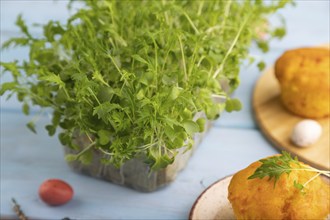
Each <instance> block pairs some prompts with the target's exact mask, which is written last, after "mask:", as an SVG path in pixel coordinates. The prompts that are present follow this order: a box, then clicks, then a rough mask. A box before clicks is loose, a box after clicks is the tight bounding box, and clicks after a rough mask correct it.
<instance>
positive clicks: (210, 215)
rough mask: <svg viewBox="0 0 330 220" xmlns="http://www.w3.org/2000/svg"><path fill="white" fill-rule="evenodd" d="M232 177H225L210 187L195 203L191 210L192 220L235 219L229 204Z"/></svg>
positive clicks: (190, 217) (190, 216)
mask: <svg viewBox="0 0 330 220" xmlns="http://www.w3.org/2000/svg"><path fill="white" fill-rule="evenodd" d="M231 178H232V176H228V177H225V178H223V179H220V180H219V181H217V182H215V183H213V184H212V185H211V186H209V187H208V188H207V189H206V190H205V191H204V192H203V193H202V194H201V195H200V196H199V197H198V198H197V200H196V201H195V203H194V205H193V207H192V208H191V210H190V215H189V219H190V220H205V219H208V220H215V219H219V220H220V219H225V220H232V219H235V216H234V212H233V209H232V207H231V204H230V203H229V201H228V199H227V196H228V185H229V183H230V180H231Z"/></svg>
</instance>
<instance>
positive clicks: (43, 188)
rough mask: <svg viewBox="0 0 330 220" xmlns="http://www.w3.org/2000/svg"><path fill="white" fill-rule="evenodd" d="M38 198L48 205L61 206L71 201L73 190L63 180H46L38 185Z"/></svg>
mask: <svg viewBox="0 0 330 220" xmlns="http://www.w3.org/2000/svg"><path fill="white" fill-rule="evenodd" d="M39 197H40V198H41V199H42V201H44V202H45V203H47V204H48V205H51V206H58V205H63V204H65V203H67V202H69V201H70V200H71V199H72V197H73V189H72V187H71V186H70V185H69V184H68V183H66V182H64V181H63V180H60V179H48V180H46V181H45V182H43V183H42V184H41V185H40V187H39Z"/></svg>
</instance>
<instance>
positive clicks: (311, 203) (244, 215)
mask: <svg viewBox="0 0 330 220" xmlns="http://www.w3.org/2000/svg"><path fill="white" fill-rule="evenodd" d="M261 164H262V163H261V162H259V161H257V162H254V163H252V164H251V165H249V166H248V167H247V168H245V169H243V170H241V171H239V172H238V173H236V174H235V175H234V176H233V178H232V180H231V182H230V185H229V187H228V200H229V201H230V203H231V205H232V207H233V210H234V214H235V216H236V218H237V219H326V218H327V216H328V214H329V212H330V204H329V203H330V186H329V184H327V183H326V182H325V181H324V180H323V179H322V178H321V177H320V176H317V177H316V178H315V179H313V180H312V181H310V182H308V184H307V185H306V186H305V188H304V189H303V190H300V189H298V187H297V186H295V183H301V184H304V183H306V182H307V181H309V180H310V179H311V178H313V177H315V175H316V173H315V172H310V171H302V170H293V171H291V173H290V174H289V175H288V174H286V173H284V174H282V175H280V177H279V179H278V180H277V182H276V184H275V182H274V181H275V178H272V179H271V180H270V179H269V177H268V176H265V177H263V178H262V179H260V178H253V179H248V178H249V177H250V176H251V175H252V174H253V173H254V172H255V171H256V169H257V168H258V167H260V166H261ZM299 164H303V163H299ZM299 164H295V163H294V164H292V166H291V167H292V168H298V167H299Z"/></svg>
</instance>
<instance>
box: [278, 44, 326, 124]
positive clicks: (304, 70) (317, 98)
mask: <svg viewBox="0 0 330 220" xmlns="http://www.w3.org/2000/svg"><path fill="white" fill-rule="evenodd" d="M329 54H330V51H329V49H327V48H316V47H315V48H299V49H293V50H289V51H286V52H285V53H284V54H283V55H282V56H281V57H280V58H279V59H278V60H277V61H276V63H275V75H276V78H277V79H278V81H279V84H280V87H281V100H282V103H283V104H284V106H285V107H286V108H287V109H288V110H289V111H291V112H292V113H294V114H296V115H299V116H302V117H307V118H323V117H326V116H329V108H330V106H329V102H330V100H329V93H330V87H329V84H330V79H329V71H330V64H329V62H330V61H329V59H330V58H329Z"/></svg>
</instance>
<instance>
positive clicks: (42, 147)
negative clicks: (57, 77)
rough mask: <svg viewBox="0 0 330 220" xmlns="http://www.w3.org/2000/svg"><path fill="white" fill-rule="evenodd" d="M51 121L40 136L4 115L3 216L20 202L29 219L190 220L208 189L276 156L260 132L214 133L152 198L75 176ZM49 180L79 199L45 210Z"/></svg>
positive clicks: (16, 118)
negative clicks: (43, 190) (43, 195)
mask: <svg viewBox="0 0 330 220" xmlns="http://www.w3.org/2000/svg"><path fill="white" fill-rule="evenodd" d="M48 120H49V119H47V117H41V118H40V120H39V122H38V128H41V129H38V134H37V135H35V134H32V133H31V132H30V131H28V130H27V128H25V126H24V124H25V122H27V118H26V117H25V116H22V115H21V114H13V113H5V114H2V115H1V211H0V213H1V214H2V215H13V212H12V210H11V202H10V199H11V198H12V197H15V198H16V200H17V201H18V202H19V203H20V205H21V206H22V209H24V211H25V212H26V214H27V215H28V216H31V217H38V218H40V219H49V218H58V219H60V218H64V217H70V218H73V219H81V218H84V219H95V218H106V219H108V218H111V219H186V218H187V216H188V213H189V210H190V207H191V206H192V204H193V202H194V200H195V199H196V198H197V196H198V195H199V194H200V193H201V192H202V191H203V190H204V189H205V187H207V186H208V185H210V184H211V183H213V182H214V181H216V180H217V179H220V178H222V177H224V176H226V175H229V174H232V173H234V172H236V171H237V170H239V169H241V168H243V167H245V166H247V165H248V164H250V163H251V162H253V161H255V160H257V159H259V158H262V157H265V156H269V155H272V154H275V153H277V151H276V150H275V149H274V148H272V147H271V146H270V145H269V143H268V142H267V141H265V139H264V138H263V137H262V135H261V134H260V133H259V132H258V131H257V130H252V129H250V130H242V129H240V130H238V129H224V128H213V129H211V131H210V132H209V134H208V135H207V136H206V138H205V139H204V141H203V142H202V144H201V145H200V147H199V148H198V149H197V151H196V152H195V153H194V155H193V157H192V158H191V160H190V162H189V164H188V167H186V169H185V170H184V171H182V172H181V173H180V174H179V176H178V178H177V179H176V180H175V182H173V183H172V184H170V185H169V186H167V187H165V188H163V189H160V190H158V191H156V192H153V193H141V192H137V191H134V190H131V189H128V188H124V187H121V186H117V185H114V184H111V183H107V182H105V181H100V180H97V179H93V178H90V177H86V176H83V175H79V174H76V173H74V172H72V171H71V170H70V169H69V167H68V166H67V165H66V163H65V161H64V159H63V151H62V146H61V145H60V143H59V142H58V141H57V139H56V138H49V137H48V136H47V134H46V132H45V131H43V129H42V127H43V126H44V125H45V124H46V123H47V121H48ZM243 155H244V156H243ZM47 178H61V179H64V180H66V181H67V182H69V183H70V184H71V185H72V186H73V188H74V190H75V196H74V199H73V200H72V201H71V202H70V203H68V204H67V205H64V206H61V207H56V208H54V207H49V206H47V205H45V204H44V203H43V202H42V201H41V200H40V199H39V198H38V194H37V191H38V187H39V185H40V184H41V182H42V181H44V180H45V179H47Z"/></svg>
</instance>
